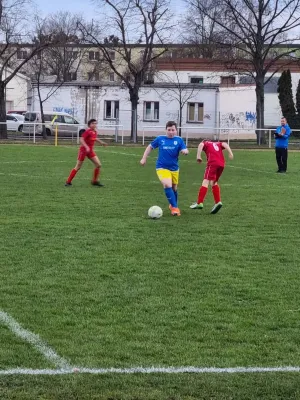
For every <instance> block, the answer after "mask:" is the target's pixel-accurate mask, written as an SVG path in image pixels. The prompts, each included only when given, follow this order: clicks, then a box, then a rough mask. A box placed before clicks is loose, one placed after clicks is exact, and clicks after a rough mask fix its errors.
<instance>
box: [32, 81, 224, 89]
mask: <svg viewBox="0 0 300 400" xmlns="http://www.w3.org/2000/svg"><path fill="white" fill-rule="evenodd" d="M50 85H51V86H55V85H57V86H61V87H64V86H67V87H68V86H73V87H74V86H76V87H79V88H81V89H85V88H87V89H89V88H94V89H100V88H108V87H119V88H120V90H121V84H120V83H105V82H96V81H72V82H64V83H63V84H61V82H54V83H53V82H52V83H51V82H41V83H40V86H50ZM32 86H33V87H37V83H36V82H33V83H32ZM178 86H179V84H175V83H169V82H162V83H158V82H156V83H154V84H150V85H146V84H144V85H142V86H141V88H143V89H144V88H147V89H151V88H153V89H172V88H173V89H176V88H178ZM180 86H181V87H184V88H185V89H218V88H219V86H220V85H219V84H217V83H203V84H201V85H199V84H194V83H180ZM123 88H124V89H125V90H127V88H126V86H122V89H123Z"/></svg>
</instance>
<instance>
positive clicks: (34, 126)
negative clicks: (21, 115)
mask: <svg viewBox="0 0 300 400" xmlns="http://www.w3.org/2000/svg"><path fill="white" fill-rule="evenodd" d="M35 128H36V125H35V123H34V124H33V143H35Z"/></svg>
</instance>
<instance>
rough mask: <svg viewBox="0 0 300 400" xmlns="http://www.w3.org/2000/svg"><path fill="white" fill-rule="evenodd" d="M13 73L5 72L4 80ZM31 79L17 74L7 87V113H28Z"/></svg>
mask: <svg viewBox="0 0 300 400" xmlns="http://www.w3.org/2000/svg"><path fill="white" fill-rule="evenodd" d="M11 72H12V71H10V70H9V69H8V68H7V69H5V70H4V74H3V79H5V78H6V76H9V75H10V74H11ZM30 86H31V83H30V78H28V77H27V76H25V75H23V74H21V73H17V74H16V75H15V76H14V77H13V78H12V80H11V81H10V82H9V83H8V85H7V86H6V94H5V95H6V111H26V110H27V108H28V93H29V91H30Z"/></svg>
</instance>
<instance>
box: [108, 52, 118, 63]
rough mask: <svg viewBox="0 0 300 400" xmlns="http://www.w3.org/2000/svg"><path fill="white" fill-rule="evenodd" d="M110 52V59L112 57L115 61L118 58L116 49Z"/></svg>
mask: <svg viewBox="0 0 300 400" xmlns="http://www.w3.org/2000/svg"><path fill="white" fill-rule="evenodd" d="M108 54H109V57H110V59H111V60H112V61H115V59H116V55H115V52H114V51H110V52H109V53H108Z"/></svg>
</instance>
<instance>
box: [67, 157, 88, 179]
mask: <svg viewBox="0 0 300 400" xmlns="http://www.w3.org/2000/svg"><path fill="white" fill-rule="evenodd" d="M84 159H85V154H83V152H81V151H80V150H79V154H78V159H77V163H76V165H75V167H74V168H73V169H72V171H71V172H70V175H69V177H68V179H67V181H66V183H65V186H72V180H73V179H74V178H75V175H76V174H77V172H78V171H79V170H80V168H81V167H82V164H83V162H84Z"/></svg>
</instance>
